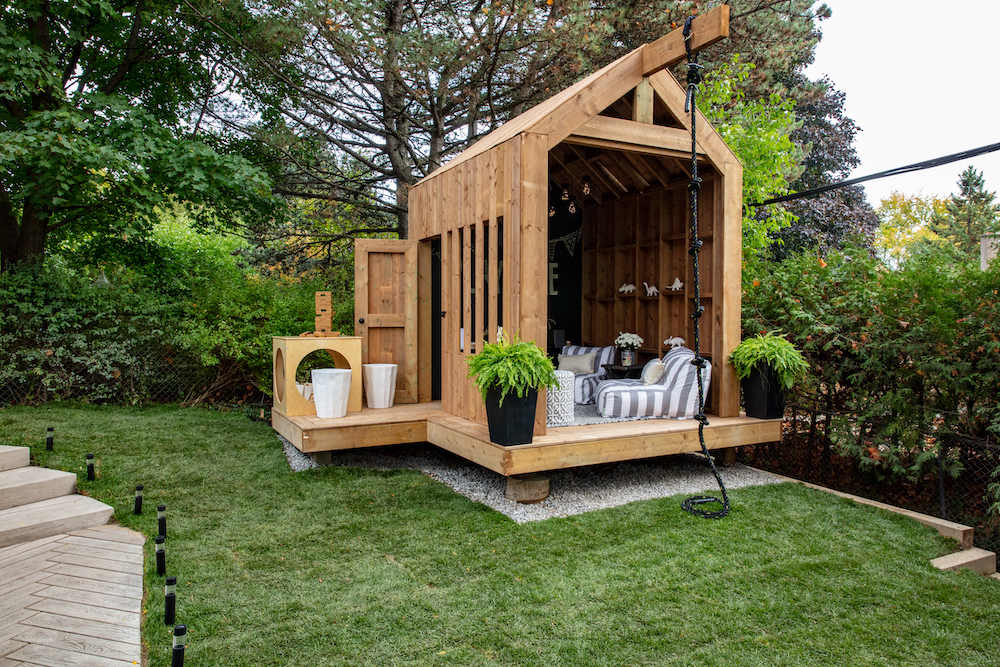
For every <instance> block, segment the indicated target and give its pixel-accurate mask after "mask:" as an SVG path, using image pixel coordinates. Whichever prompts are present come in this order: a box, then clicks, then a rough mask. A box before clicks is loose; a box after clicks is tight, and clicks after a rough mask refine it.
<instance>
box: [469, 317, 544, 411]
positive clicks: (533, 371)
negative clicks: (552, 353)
mask: <svg viewBox="0 0 1000 667" xmlns="http://www.w3.org/2000/svg"><path fill="white" fill-rule="evenodd" d="M469 377H470V378H473V379H474V382H475V385H476V387H478V388H479V393H481V394H482V396H483V401H485V400H486V393H487V392H488V391H489V390H490V389H492V388H494V387H496V388H499V389H500V405H503V401H504V398H506V397H507V394H516V395H517V397H518V398H524V395H525V394H526V393H527V392H528V391H529V390H531V389H541V388H542V387H556V386H557V382H556V375H555V367H554V366H553V365H552V360H551V359H549V358H548V357H547V356H545V352H543V351H542V349H541V348H540V347H538V346H537V345H535V344H534V343H531V342H528V341H522V340H520V338H519V337H518V335H517V334H514V340H513V341H511V340H510V339H509V338H508V337H507V334H506V332H504V331H501V332H500V335H499V336H498V338H497V342H495V343H486V344H485V345H483V349H482V351H481V352H480V353H479V354H476V355H473V356H472V357H469Z"/></svg>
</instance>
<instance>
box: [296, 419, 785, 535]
mask: <svg viewBox="0 0 1000 667" xmlns="http://www.w3.org/2000/svg"><path fill="white" fill-rule="evenodd" d="M278 437H279V439H280V440H281V441H282V444H283V445H284V450H285V456H286V457H287V458H288V464H289V465H290V466H291V468H292V470H294V471H296V472H298V471H300V470H308V469H309V468H317V467H319V465H318V464H317V463H316V461H314V460H313V459H312V458H311V457H310V456H307V455H306V454H303V453H302V452H300V451H299V450H298V449H296V448H295V446H294V445H292V444H291V443H290V442H288V441H287V440H285V439H284V438H282V437H281V436H278ZM331 465H335V466H345V467H354V468H374V469H378V470H389V469H392V468H412V469H414V470H420V471H421V472H423V473H424V474H426V475H427V476H428V477H430V478H432V479H435V480H437V481H439V482H442V483H444V484H447V485H448V486H450V487H451V488H452V489H454V490H455V491H456V492H458V493H461V494H462V495H463V496H466V497H467V498H470V499H471V500H473V501H475V502H479V503H483V504H484V505H487V506H489V507H491V508H493V509H494V510H496V511H498V512H501V513H502V514H505V515H507V516H509V517H510V518H511V519H513V520H514V521H516V522H517V523H525V522H528V521H541V520H543V519H550V518H553V517H566V516H572V515H574V514H582V513H584V512H590V511H593V510H597V509H604V508H607V507H617V506H618V505H624V504H625V503H630V502H633V501H636V500H646V499H649V498H664V497H666V496H673V495H677V494H681V493H683V494H686V495H697V494H702V493H708V494H709V495H717V494H718V490H719V488H718V486H717V485H716V483H715V477H714V476H713V475H712V470H711V468H710V467H709V465H708V464H707V463H706V462H705V459H704V458H703V457H702V456H700V455H694V454H682V455H680V456H670V457H664V458H659V459H646V460H644V461H642V462H622V463H614V464H605V465H600V466H590V467H587V468H573V469H570V470H556V471H553V472H551V473H547V474H548V475H549V477H550V479H551V482H550V486H549V497H548V498H546V499H545V500H543V501H542V502H539V503H533V504H522V503H517V502H514V501H513V500H508V499H507V498H506V497H504V489H505V488H506V482H507V478H506V477H504V476H503V475H499V474H497V473H495V472H493V471H492V470H487V469H486V468H483V467H481V466H478V465H476V464H474V463H470V462H469V461H466V460H465V459H462V458H460V457H457V456H454V455H452V454H450V453H449V452H445V451H443V450H440V449H438V448H436V447H433V446H430V445H424V446H409V447H391V448H380V449H366V450H350V451H344V452H333V453H332V462H331ZM719 473H720V474H721V475H722V481H723V482H724V483H725V485H726V488H727V489H729V490H733V489H739V488H742V487H745V486H757V485H761V484H777V483H780V482H781V480H780V479H778V478H776V477H774V476H772V475H769V474H767V473H765V472H762V471H759V470H753V469H750V468H747V467H745V466H743V465H740V464H735V465H728V466H720V467H719Z"/></svg>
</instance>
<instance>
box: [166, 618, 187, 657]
mask: <svg viewBox="0 0 1000 667" xmlns="http://www.w3.org/2000/svg"><path fill="white" fill-rule="evenodd" d="M187 631H188V629H187V626H186V625H175V626H174V649H173V651H172V652H171V654H170V667H184V640H185V639H187Z"/></svg>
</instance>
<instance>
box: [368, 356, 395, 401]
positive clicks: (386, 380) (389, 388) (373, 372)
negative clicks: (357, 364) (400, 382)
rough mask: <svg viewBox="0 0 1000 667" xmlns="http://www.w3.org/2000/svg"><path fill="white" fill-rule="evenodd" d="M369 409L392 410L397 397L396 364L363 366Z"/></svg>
mask: <svg viewBox="0 0 1000 667" xmlns="http://www.w3.org/2000/svg"><path fill="white" fill-rule="evenodd" d="M362 369H363V373H364V380H365V395H366V396H367V398H368V407H369V408H391V407H392V401H393V399H394V398H395V396H396V369H397V366H396V364H365V365H364V366H362Z"/></svg>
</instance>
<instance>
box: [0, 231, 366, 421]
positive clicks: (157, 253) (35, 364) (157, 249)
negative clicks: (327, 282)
mask: <svg viewBox="0 0 1000 667" xmlns="http://www.w3.org/2000/svg"><path fill="white" fill-rule="evenodd" d="M240 245H241V242H240V240H239V239H236V238H233V237H227V236H221V235H211V236H209V235H204V234H199V233H196V232H194V231H192V230H191V229H190V227H189V225H188V223H187V221H186V220H184V219H183V218H181V219H169V217H168V219H167V220H166V221H165V222H163V223H161V224H160V225H158V227H157V228H156V230H155V231H154V233H153V235H152V237H151V239H150V241H149V242H148V243H146V244H145V245H144V246H143V252H142V253H137V254H132V255H130V256H129V259H130V260H131V261H132V263H133V266H132V267H131V268H124V267H122V266H106V267H105V270H106V271H107V273H108V275H109V277H110V278H111V285H110V286H105V287H100V286H95V285H92V284H91V283H93V281H94V278H95V272H94V270H93V269H89V268H87V267H86V266H81V265H80V256H79V255H76V254H75V253H74V252H73V250H74V248H73V247H67V248H65V249H64V251H65V254H64V255H60V256H56V257H52V258H49V260H47V261H46V262H45V263H44V264H43V265H40V266H25V267H20V268H19V269H18V270H17V271H14V272H8V273H6V274H2V275H0V302H3V303H5V304H7V303H9V304H12V306H11V307H9V308H5V309H4V311H3V313H2V314H0V389H2V390H3V391H2V393H0V400H6V401H11V402H34V401H43V400H48V399H52V398H70V397H72V398H81V399H86V400H92V401H108V400H113V401H127V402H136V401H145V400H150V399H151V398H153V399H156V400H164V399H166V400H178V401H187V402H199V401H201V400H208V399H210V398H213V397H215V396H218V397H219V398H225V399H226V400H240V399H242V398H246V397H247V396H248V394H250V393H257V394H259V393H260V392H263V393H269V392H270V386H271V337H272V336H276V335H297V334H299V333H301V332H303V331H311V330H312V329H313V328H314V319H313V318H314V317H315V300H314V293H315V291H316V290H321V289H325V286H324V285H323V284H322V282H321V281H320V279H318V278H309V277H307V278H298V277H290V276H285V275H280V274H275V275H264V274H262V273H261V272H259V271H256V270H253V269H251V268H249V267H247V266H241V265H240V263H239V260H238V258H237V257H236V256H235V255H234V253H235V251H236V250H237V249H238V248H239V247H240ZM80 247H87V244H86V243H81V244H76V246H75V248H80ZM86 256H87V255H86V254H85V253H84V254H83V257H86ZM335 301H337V302H338V303H339V310H338V316H339V317H338V318H337V319H338V320H339V322H338V324H344V320H345V319H348V318H349V320H348V322H347V324H348V326H349V323H350V322H351V321H353V299H351V298H349V297H348V298H339V299H336V300H335ZM343 329H344V330H345V331H346V332H347V333H350V332H351V331H350V330H349V329H346V327H343ZM168 382H169V383H170V385H172V387H169V388H168V387H165V386H164V384H165V383H168Z"/></svg>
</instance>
